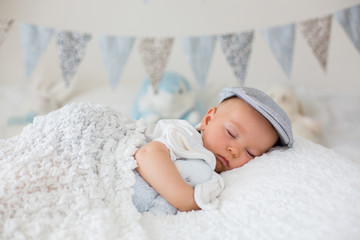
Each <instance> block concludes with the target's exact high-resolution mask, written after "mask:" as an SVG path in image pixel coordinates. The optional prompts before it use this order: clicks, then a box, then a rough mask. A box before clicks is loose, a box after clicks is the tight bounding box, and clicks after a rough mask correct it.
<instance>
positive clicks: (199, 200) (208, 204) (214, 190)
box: [194, 172, 224, 210]
mask: <svg viewBox="0 0 360 240" xmlns="http://www.w3.org/2000/svg"><path fill="white" fill-rule="evenodd" d="M223 189H224V180H223V179H222V177H221V176H220V175H219V174H217V173H216V172H213V175H212V176H211V179H210V180H209V181H207V182H204V183H200V184H197V185H196V186H195V189H194V197H195V202H196V204H197V205H198V206H199V207H200V208H201V209H203V210H213V209H216V208H218V206H219V200H218V199H217V197H218V196H219V195H220V193H221V192H222V191H223Z"/></svg>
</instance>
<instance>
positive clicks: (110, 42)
mask: <svg viewBox="0 0 360 240" xmlns="http://www.w3.org/2000/svg"><path fill="white" fill-rule="evenodd" d="M134 40H135V39H134V38H133V37H122V36H118V37H117V36H105V35H102V36H100V37H99V44H100V50H101V53H102V56H103V61H104V64H105V68H106V70H107V72H108V75H109V79H110V84H111V86H112V87H113V88H116V86H117V84H118V82H119V79H120V76H121V74H122V72H123V69H124V66H125V65H126V63H127V59H128V57H129V55H130V52H131V50H132V47H133V44H134Z"/></svg>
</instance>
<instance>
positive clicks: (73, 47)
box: [56, 31, 91, 86]
mask: <svg viewBox="0 0 360 240" xmlns="http://www.w3.org/2000/svg"><path fill="white" fill-rule="evenodd" d="M90 39H91V35H90V34H86V33H85V34H81V33H79V32H68V31H60V32H58V33H57V34H56V43H57V46H58V48H59V58H60V67H61V71H62V75H63V78H64V80H65V83H66V86H69V85H70V81H71V80H72V78H73V77H74V75H75V73H76V70H77V68H78V66H79V65H80V63H81V61H82V59H83V58H84V56H85V50H86V46H87V44H88V42H89V41H90Z"/></svg>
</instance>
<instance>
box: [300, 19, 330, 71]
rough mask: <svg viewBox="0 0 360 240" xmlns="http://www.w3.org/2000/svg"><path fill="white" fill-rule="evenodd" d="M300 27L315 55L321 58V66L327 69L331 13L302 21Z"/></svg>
mask: <svg viewBox="0 0 360 240" xmlns="http://www.w3.org/2000/svg"><path fill="white" fill-rule="evenodd" d="M299 28H300V31H301V32H302V34H303V35H304V37H305V39H306V40H307V42H308V44H309V45H310V47H311V49H312V51H313V53H314V54H315V57H316V58H317V59H318V60H319V62H320V64H321V67H322V68H323V69H324V70H325V69H326V65H327V57H328V49H329V39H330V30H331V15H329V16H326V17H323V18H316V19H311V20H308V21H304V22H301V23H299Z"/></svg>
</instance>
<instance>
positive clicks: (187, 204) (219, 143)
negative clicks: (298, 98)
mask: <svg viewBox="0 0 360 240" xmlns="http://www.w3.org/2000/svg"><path fill="white" fill-rule="evenodd" d="M146 136H147V138H148V139H147V143H146V144H145V145H144V146H142V147H141V148H140V149H139V150H138V151H137V152H136V154H135V159H136V161H137V164H138V167H137V168H136V179H137V181H136V184H135V186H134V190H135V194H134V196H133V202H134V204H135V206H136V207H137V209H138V210H139V211H140V212H145V211H151V212H163V213H167V214H175V213H176V212H177V210H179V211H191V210H197V209H213V208H216V207H217V205H218V200H217V197H218V195H219V194H220V193H221V191H222V190H223V187H224V184H223V180H222V178H221V176H220V175H219V173H221V172H223V171H227V170H231V169H234V168H238V167H241V166H243V165H244V164H246V163H247V162H249V161H250V160H251V159H253V158H255V157H257V156H261V155H262V154H263V153H265V152H267V151H268V150H269V149H270V148H271V147H273V146H275V145H276V146H286V147H291V146H292V144H293V136H292V130H291V123H290V120H289V118H288V116H287V115H286V113H285V112H284V111H283V110H282V109H281V108H280V107H279V106H278V105H277V104H276V103H275V102H274V101H273V100H272V99H271V98H270V97H269V96H267V95H266V94H265V93H263V92H262V91H260V90H257V89H253V88H245V87H243V88H241V87H233V88H224V89H223V90H222V91H221V93H220V100H219V104H218V105H217V106H216V107H212V108H210V109H209V110H208V112H207V113H206V115H205V116H204V117H203V119H202V121H201V123H200V124H199V125H198V126H197V127H196V128H194V127H192V126H191V125H190V124H189V123H188V122H186V121H184V120H160V121H159V122H158V123H157V124H156V126H155V127H154V128H150V129H148V130H147V134H146ZM189 172H190V173H189ZM191 172H192V174H191ZM195 178H198V179H195ZM190 181H193V183H192V184H189V182H190ZM158 194H159V195H160V196H161V197H159V196H158Z"/></svg>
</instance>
